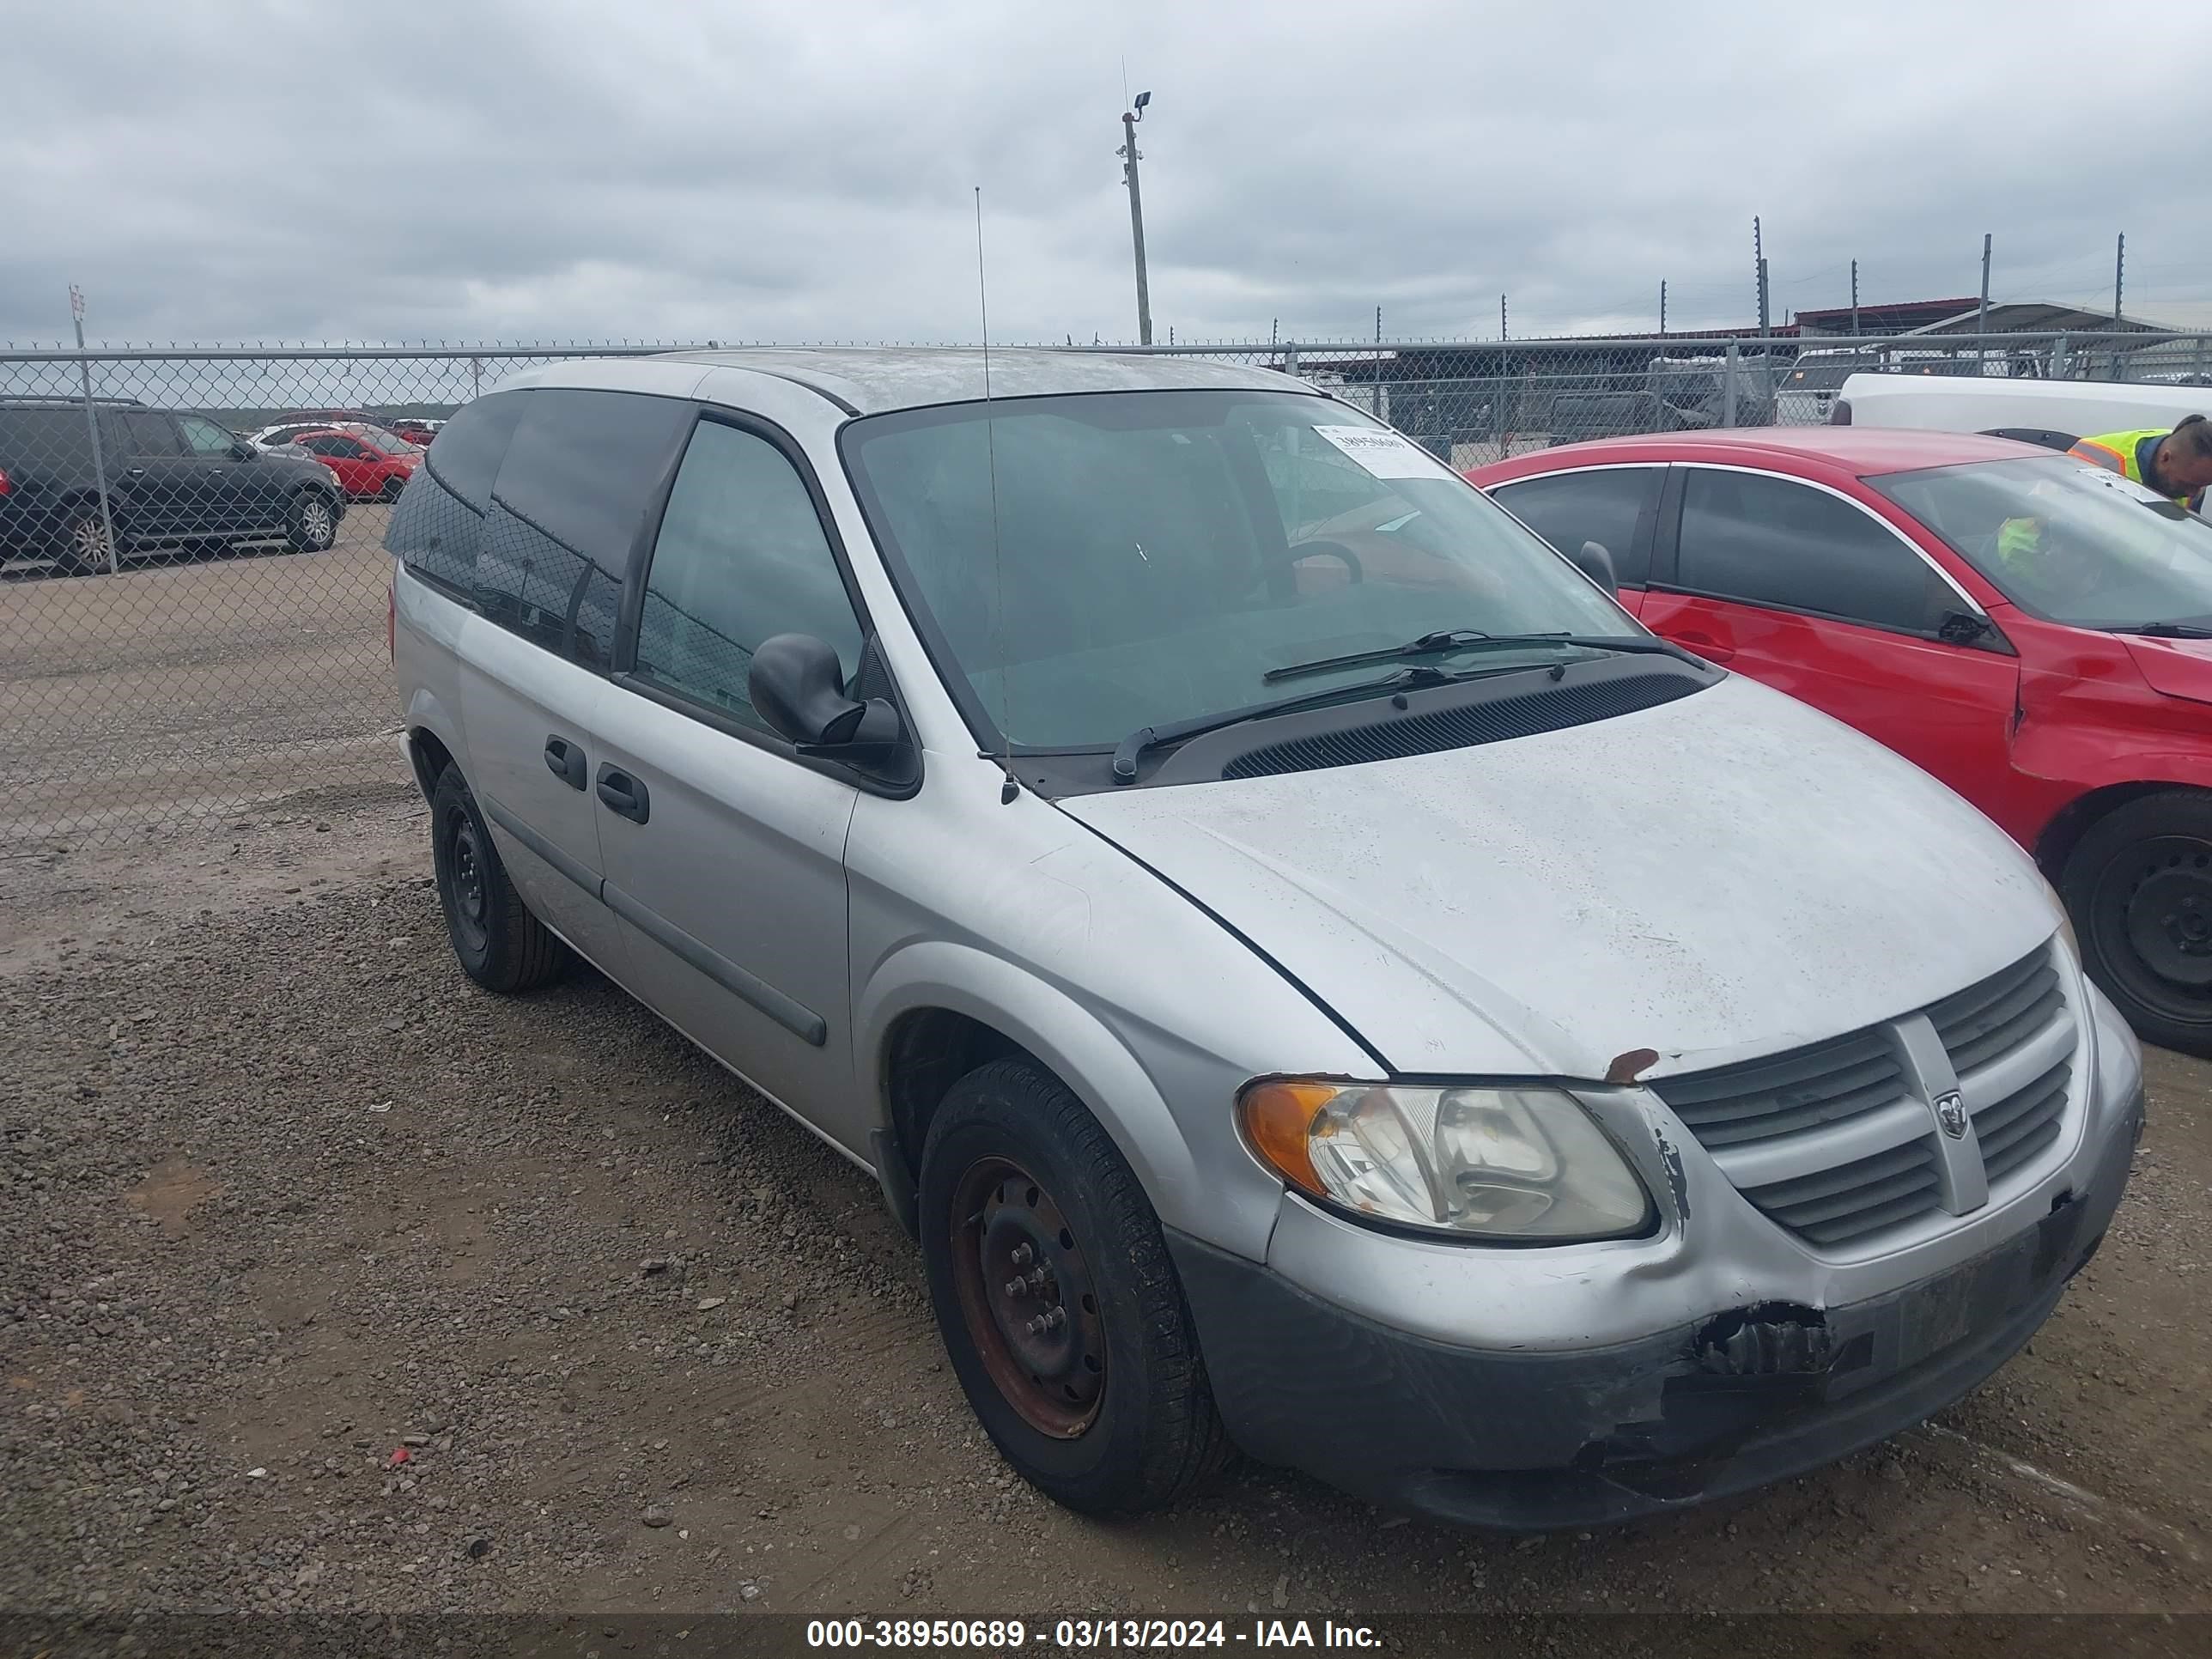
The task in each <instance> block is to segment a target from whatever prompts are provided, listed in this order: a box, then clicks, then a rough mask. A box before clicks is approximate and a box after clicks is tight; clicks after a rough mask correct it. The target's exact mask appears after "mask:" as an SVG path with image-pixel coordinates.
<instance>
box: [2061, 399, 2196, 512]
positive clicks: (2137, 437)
mask: <svg viewBox="0 0 2212 1659" xmlns="http://www.w3.org/2000/svg"><path fill="white" fill-rule="evenodd" d="M2066 453H2068V454H2069V455H2071V456H2073V457H2074V458H2075V459H2076V460H2081V461H2087V462H2089V463H2090V464H2091V465H2094V466H2101V467H2103V468H2104V469H2105V470H2106V471H2108V472H2117V473H2118V474H2119V475H2120V476H2121V477H2124V478H2132V479H2133V480H2135V482H2136V483H2139V484H2141V485H2142V486H2143V487H2144V488H2145V489H2152V490H2155V491H2157V492H2158V494H2160V495H2163V496H2165V497H2166V499H2167V500H2168V501H2172V502H2173V503H2174V504H2175V505H2176V506H2177V507H2187V508H2188V509H2189V510H2190V511H2191V512H2192V513H2202V512H2203V510H2204V491H2205V487H2206V486H2207V485H2208V484H2212V421H2207V420H2206V419H2205V418H2204V417H2203V416H2202V415H2191V416H2189V417H2188V418H2187V419H2186V420H2185V421H2183V422H2181V424H2180V425H2179V426H2177V427H2175V428H2172V430H2171V431H2165V430H2160V429H2159V428H2148V429H2147V430H2144V431H2141V432H2107V433H2106V434H2104V435H2102V436H2100V437H2095V438H2084V439H2082V440H2081V441H2080V442H2079V443H2077V444H2075V446H2074V447H2073V448H2071V449H2069V450H2068V451H2067V452H2066Z"/></svg>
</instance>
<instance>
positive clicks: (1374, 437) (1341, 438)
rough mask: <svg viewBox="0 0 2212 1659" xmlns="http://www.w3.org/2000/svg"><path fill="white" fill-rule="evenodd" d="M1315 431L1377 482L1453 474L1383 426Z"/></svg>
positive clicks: (1327, 427)
mask: <svg viewBox="0 0 2212 1659" xmlns="http://www.w3.org/2000/svg"><path fill="white" fill-rule="evenodd" d="M1314 430H1315V431H1316V432H1317V433H1319V434H1320V435H1322V437H1324V438H1326V439H1328V441H1329V442H1331V443H1333V444H1334V445H1335V446H1336V447H1338V448H1339V449H1340V450H1342V451H1343V452H1344V453H1346V454H1347V455H1349V456H1351V457H1352V459H1353V460H1355V461H1357V462H1358V463H1359V465H1361V466H1362V467H1364V468H1365V469H1366V471H1368V472H1370V473H1371V474H1372V475H1373V476H1374V477H1378V478H1449V477H1456V476H1457V475H1456V474H1455V473H1454V472H1453V471H1452V470H1451V469H1450V468H1449V467H1448V466H1446V465H1444V464H1443V462H1442V461H1440V460H1438V459H1437V458H1436V457H1435V456H1433V455H1431V454H1430V453H1429V452H1428V451H1427V450H1425V449H1424V448H1422V447H1420V445H1419V444H1417V443H1415V442H1414V441H1413V440H1412V439H1411V438H1408V437H1407V436H1406V435H1405V434H1404V433H1402V432H1393V431H1391V430H1390V428H1388V427H1382V426H1317V427H1316V428H1314Z"/></svg>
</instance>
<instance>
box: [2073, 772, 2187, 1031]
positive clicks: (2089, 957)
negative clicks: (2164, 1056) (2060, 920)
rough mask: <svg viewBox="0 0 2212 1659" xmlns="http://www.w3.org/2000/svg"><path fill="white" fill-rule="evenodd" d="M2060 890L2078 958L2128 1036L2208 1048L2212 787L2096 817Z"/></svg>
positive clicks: (2151, 798)
mask: <svg viewBox="0 0 2212 1659" xmlns="http://www.w3.org/2000/svg"><path fill="white" fill-rule="evenodd" d="M2059 890H2060V894H2061V896H2063V898H2064V899H2065V901H2066V908H2067V910H2068V912H2069V914H2070V915H2072V917H2073V918H2074V931H2075V936H2076V937H2077V938H2078V939H2080V940H2081V964H2082V966H2083V967H2085V968H2086V969H2088V971H2089V976H2090V977H2091V978H2092V979H2093V980H2095V981H2096V982H2097V985H2098V987H2099V988H2100V989H2101V990H2102V991H2103V992H2104V993H2105V994H2106V995H2107V996H2109V997H2110V998H2112V1002H2113V1004H2114V1006H2117V1007H2118V1009H2119V1011H2120V1012H2121V1013H2122V1014H2124V1016H2126V1018H2127V1022H2128V1024H2130V1025H2132V1026H2133V1027H2134V1028H2135V1030H2136V1035H2137V1036H2142V1037H2143V1038H2144V1039H2146V1040H2147V1041H2148V1042H2155V1043H2160V1044H2162V1045H2163V1046H2165V1047H2166V1048H2179V1050H2181V1052H2182V1053H2184V1054H2204V1055H2212V791H2208V790H2200V789H2168V790H2161V791H2160V792H2159V793H2157V794H2154V795H2144V796H2142V797H2140V798H2139V799H2135V800H2131V801H2130V802H2128V803H2127V805H2124V806H2122V807H2119V808H2118V809H2116V810H2115V811H2112V812H2110V813H2108V814H2107V815H2106V816H2105V817H2102V818H2100V819H2099V820H2098V821H2097V822H2096V823H2093V824H2092V825H2091V826H2090V828H2089V830H2088V832H2087V834H2086V835H2084V836H2082V837H2081V842H2080V843H2079V844H2078V845H2076V846H2075V848H2074V851H2073V853H2072V854H2071V855H2070V856H2069V858H2068V859H2067V860H2066V867H2065V869H2064V871H2063V872H2062V874H2061V878H2060V886H2059Z"/></svg>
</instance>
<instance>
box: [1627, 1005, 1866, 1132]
mask: <svg viewBox="0 0 2212 1659" xmlns="http://www.w3.org/2000/svg"><path fill="white" fill-rule="evenodd" d="M1662 1093H1663V1094H1664V1096H1665V1097H1666V1101H1667V1103H1668V1105H1669V1106H1671V1107H1673V1108H1674V1115H1675V1116H1677V1117H1679V1118H1680V1119H1681V1120H1682V1122H1683V1125H1684V1127H1686V1128H1688V1129H1689V1131H1690V1132H1691V1133H1692V1134H1694V1135H1696V1136H1697V1138H1698V1139H1699V1141H1700V1142H1701V1143H1702V1144H1703V1145H1704V1146H1705V1148H1706V1149H1707V1150H1708V1151H1717V1150H1719V1149H1720V1148H1721V1147H1723V1146H1742V1145H1744V1144H1745V1143H1746V1142H1748V1141H1753V1140H1765V1139H1771V1138H1772V1137H1774V1136H1776V1135H1788V1134H1794V1133H1796V1132H1798V1131H1800V1130H1802V1129H1812V1128H1817V1127H1819V1126H1820V1125H1821V1124H1823V1123H1835V1122H1838V1121H1842V1120H1844V1119H1846V1118H1852V1117H1857V1116H1858V1115H1860V1114H1861V1113H1863V1112H1870V1111H1874V1110H1875V1109H1878V1108H1880V1107H1883V1106H1887V1105H1888V1104H1889V1103H1891V1102H1892V1101H1896V1100H1902V1099H1904V1098H1905V1069H1904V1067H1902V1066H1899V1064H1898V1063H1897V1056H1896V1055H1895V1054H1893V1053H1892V1052H1891V1049H1890V1045H1889V1043H1888V1042H1887V1040H1886V1039H1885V1038H1884V1037H1883V1036H1882V1035H1881V1033H1880V1032H1878V1031H1855V1032H1853V1033H1852V1034H1851V1035H1850V1036H1845V1037H1838V1038H1837V1039H1836V1040H1835V1041H1834V1042H1822V1043H1816V1044H1815V1045H1814V1047H1812V1048H1799V1049H1796V1050H1795V1051H1794V1052H1792V1053H1790V1054H1778V1055H1776V1056H1774V1057H1773V1058H1772V1059H1771V1060H1753V1061H1751V1062H1750V1063H1749V1064H1747V1065H1743V1066H1723V1067H1721V1069H1720V1070H1718V1071H1714V1072H1701V1073H1699V1074H1698V1075H1697V1076H1695V1077H1686V1078H1680V1079H1674V1080H1672V1081H1669V1082H1668V1083H1667V1084H1666V1085H1663V1087H1662Z"/></svg>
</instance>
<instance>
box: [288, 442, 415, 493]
mask: <svg viewBox="0 0 2212 1659" xmlns="http://www.w3.org/2000/svg"><path fill="white" fill-rule="evenodd" d="M288 443H289V445H290V446H291V447H295V448H297V449H301V450H305V451H306V452H307V453H308V454H310V455H313V457H314V458H315V459H317V460H319V461H320V462H321V463H322V464H323V465H325V466H326V467H328V468H330V470H331V471H333V472H335V473H337V475H338V487H339V488H340V489H343V490H344V491H345V493H346V495H347V496H348V497H349V498H350V499H351V500H354V501H398V499H399V492H400V491H401V490H402V489H405V488H406V487H407V481H408V480H409V479H410V478H411V477H414V476H415V469H416V467H417V466H418V465H421V464H422V448H421V447H420V446H419V445H416V444H410V443H408V442H406V441H404V439H400V438H397V437H394V436H393V435H392V434H391V433H389V432H386V431H385V430H383V429H382V428H380V427H373V426H357V425H353V424H348V425H345V426H330V427H323V428H311V429H309V430H307V431H305V432H301V433H296V434H295V435H293V436H292V437H291V438H290V439H289V440H288Z"/></svg>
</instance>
